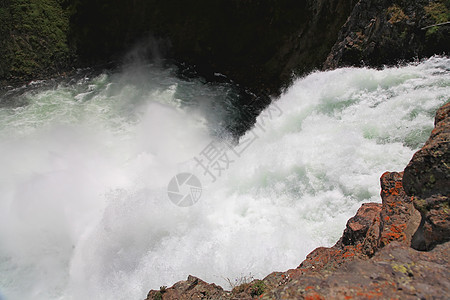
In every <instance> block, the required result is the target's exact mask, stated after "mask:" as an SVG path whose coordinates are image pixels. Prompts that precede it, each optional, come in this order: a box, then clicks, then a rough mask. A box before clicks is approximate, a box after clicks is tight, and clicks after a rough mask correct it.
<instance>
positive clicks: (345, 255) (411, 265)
mask: <svg viewBox="0 0 450 300" xmlns="http://www.w3.org/2000/svg"><path fill="white" fill-rule="evenodd" d="M449 145H450V103H447V104H446V105H444V106H443V107H441V108H440V109H439V110H438V112H437V114H436V119H435V128H434V130H433V131H432V133H431V136H430V138H429V139H428V141H427V142H426V143H425V146H424V147H423V148H422V149H421V150H419V151H418V152H417V153H416V154H415V155H414V156H413V158H412V159H411V161H410V162H409V164H408V166H407V167H406V168H405V170H404V172H400V173H398V172H386V173H384V174H383V175H382V176H381V179H380V180H381V193H380V195H381V199H382V203H381V204H377V203H367V204H363V205H362V206H361V208H360V209H359V210H358V212H357V213H356V215H355V216H354V217H353V218H351V219H350V220H349V221H348V222H347V226H346V229H345V230H344V233H343V235H342V237H341V239H340V240H339V241H338V242H337V243H336V244H335V245H334V246H333V247H331V248H324V247H321V248H317V249H315V250H314V251H313V252H311V253H310V254H309V255H308V256H307V257H306V259H305V260H304V261H303V262H302V263H301V264H300V265H299V266H298V268H296V269H293V270H288V271H286V272H275V273H272V274H270V275H268V276H267V277H266V278H264V279H263V280H255V281H252V282H250V283H245V284H243V285H240V286H237V287H235V288H234V289H233V290H232V291H230V292H229V291H224V290H223V289H222V288H221V287H219V286H217V285H214V284H208V283H206V282H204V281H202V280H200V279H198V278H196V277H193V276H189V277H188V279H187V281H181V282H178V283H176V284H174V285H173V286H172V287H170V288H165V287H163V288H161V289H160V290H159V291H155V290H152V291H150V292H149V294H148V297H147V300H156V299H254V298H262V299H331V298H332V299H387V298H390V299H417V298H420V299H445V298H446V297H447V296H448V295H449V293H450V280H449V278H450V243H449V238H450V211H449V204H450V199H449V194H450V193H449V186H450V167H449V166H450V155H449V153H450V150H449ZM418 250H428V252H426V251H418Z"/></svg>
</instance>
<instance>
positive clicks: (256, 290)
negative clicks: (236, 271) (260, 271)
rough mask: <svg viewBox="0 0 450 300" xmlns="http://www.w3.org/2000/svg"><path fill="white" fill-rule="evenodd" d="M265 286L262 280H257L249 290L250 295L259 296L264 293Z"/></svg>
mask: <svg viewBox="0 0 450 300" xmlns="http://www.w3.org/2000/svg"><path fill="white" fill-rule="evenodd" d="M266 288H267V286H266V284H265V283H264V281H262V280H257V281H256V282H255V283H254V284H252V288H251V295H252V296H253V297H254V296H261V295H262V294H263V293H264V291H265V290H266Z"/></svg>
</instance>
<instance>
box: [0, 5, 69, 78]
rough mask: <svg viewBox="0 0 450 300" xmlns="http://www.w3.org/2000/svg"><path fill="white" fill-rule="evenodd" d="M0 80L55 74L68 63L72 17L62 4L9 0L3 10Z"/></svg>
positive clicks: (1, 17) (1, 13)
mask: <svg viewBox="0 0 450 300" xmlns="http://www.w3.org/2000/svg"><path fill="white" fill-rule="evenodd" d="M0 21H1V22H0V24H2V25H1V27H0V33H1V36H2V38H1V41H0V44H1V46H2V47H1V49H0V56H1V57H2V58H4V59H2V62H0V65H1V66H0V69H2V70H3V74H1V73H0V76H1V77H9V78H16V79H21V78H30V77H35V76H38V75H39V74H42V73H47V72H54V71H55V70H57V69H58V68H60V67H61V66H63V65H65V63H66V62H67V61H68V60H69V57H70V50H69V46H68V43H67V34H68V31H69V16H68V14H67V13H66V12H65V11H64V10H63V8H62V7H61V5H60V0H41V1H32V0H10V1H8V3H7V5H5V6H4V7H3V8H2V9H1V10H0Z"/></svg>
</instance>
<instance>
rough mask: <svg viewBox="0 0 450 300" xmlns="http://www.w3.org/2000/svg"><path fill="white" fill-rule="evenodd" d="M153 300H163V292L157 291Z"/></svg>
mask: <svg viewBox="0 0 450 300" xmlns="http://www.w3.org/2000/svg"><path fill="white" fill-rule="evenodd" d="M153 300H162V294H161V292H156V293H155V295H153Z"/></svg>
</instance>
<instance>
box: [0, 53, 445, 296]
mask: <svg viewBox="0 0 450 300" xmlns="http://www.w3.org/2000/svg"><path fill="white" fill-rule="evenodd" d="M223 92H224V91H223V89H221V88H220V87H217V86H216V87H214V86H211V85H206V84H202V83H201V82H199V81H190V82H188V81H182V80H179V79H176V78H174V77H173V76H171V75H170V72H168V71H164V70H160V69H158V68H143V69H141V70H140V71H136V70H125V71H123V72H121V73H120V74H119V73H118V74H102V75H99V76H96V77H95V78H91V79H84V80H80V81H78V82H77V83H74V84H71V85H67V84H66V85H60V86H58V87H57V88H49V89H47V90H42V89H38V90H32V91H29V92H27V93H25V94H23V95H22V96H20V97H21V98H20V99H16V103H22V104H21V105H3V106H0V166H1V168H0V293H2V294H3V296H4V297H5V298H6V299H143V298H145V295H146V293H147V292H148V290H149V289H155V288H156V289H157V288H159V287H160V286H162V285H172V284H173V283H175V282H176V281H178V280H184V279H186V277H187V275H188V274H192V275H195V276H198V277H201V278H202V279H204V280H206V281H209V282H215V283H218V284H222V285H224V286H225V287H228V286H227V284H226V282H227V280H226V279H227V278H229V279H230V280H232V281H233V280H234V279H235V278H239V277H242V276H250V274H251V276H254V277H255V278H262V277H264V276H266V275H267V274H269V273H270V272H272V271H284V270H287V269H289V268H295V267H296V266H298V264H299V263H300V262H301V261H302V260H303V259H304V258H305V256H306V254H307V253H309V252H310V251H311V250H313V249H314V248H315V247H318V246H330V245H332V244H333V243H334V242H336V240H337V239H338V238H339V237H340V235H341V234H342V231H343V229H344V227H345V223H346V221H347V219H348V218H350V217H351V216H352V215H354V213H355V212H356V210H357V209H358V207H359V206H360V205H361V203H363V202H370V201H372V202H380V201H381V200H380V197H379V192H380V186H379V178H380V176H381V174H382V173H383V172H385V171H401V170H403V169H404V167H405V166H406V164H407V163H408V161H409V160H410V159H411V157H412V155H413V153H414V152H415V151H416V150H417V149H418V148H420V147H421V145H422V143H423V142H424V141H425V140H426V139H427V138H428V136H429V133H430V131H431V129H432V128H433V117H434V113H435V111H436V109H437V108H438V107H439V106H441V105H442V104H444V103H445V102H447V101H449V95H450V59H448V58H438V57H435V58H431V59H429V60H427V61H425V62H422V63H419V64H414V65H409V66H405V67H398V68H387V69H384V70H373V69H366V68H360V69H357V68H346V69H338V70H334V71H330V72H316V73H313V74H311V75H309V76H307V77H305V78H302V79H298V80H296V81H295V83H294V84H293V86H292V87H291V88H290V89H289V90H288V91H287V92H286V93H285V94H284V95H282V96H281V98H280V99H279V100H277V101H276V102H275V104H273V105H271V106H270V107H269V108H268V109H267V110H266V111H265V112H264V113H263V115H262V117H260V118H259V120H258V124H257V127H255V128H254V129H253V130H252V131H249V132H248V133H247V134H246V135H245V136H243V137H242V138H241V144H240V146H239V145H238V146H236V148H235V149H234V150H235V151H237V150H242V151H241V152H242V154H241V155H240V156H239V157H238V156H237V155H236V154H235V152H233V151H231V150H229V151H227V152H226V153H227V157H228V158H229V159H231V160H233V162H231V163H230V165H229V166H228V167H227V168H226V170H223V171H222V173H221V174H220V176H219V174H218V173H215V175H216V177H217V180H216V181H215V182H213V181H212V180H211V177H210V176H209V175H208V174H206V175H204V174H203V172H202V169H201V168H200V167H198V166H197V167H195V165H194V164H193V163H192V159H193V158H194V157H197V158H201V157H202V150H206V149H209V148H208V145H209V146H211V145H213V144H211V142H214V143H216V144H217V143H220V141H218V140H217V138H215V137H214V136H217V134H215V133H217V130H219V131H220V127H221V124H222V123H223V120H222V117H221V116H222V115H223V111H226V108H225V109H221V108H220V107H219V108H218V106H217V107H216V106H214V105H212V103H214V101H213V100H212V99H216V100H217V99H219V98H220V94H221V93H223ZM16 97H19V96H16ZM217 97H219V98H217ZM186 99H187V100H186ZM13 100H14V99H13ZM214 132H215V133H214ZM213 133H214V134H213ZM255 134H256V136H255ZM249 141H252V143H251V144H249ZM214 145H215V144H214ZM246 146H248V148H246V149H244V148H245V147H246ZM222 163H223V161H222ZM183 171H189V172H195V173H196V174H198V177H199V179H200V181H201V183H202V185H203V187H204V189H203V192H202V195H201V198H200V200H199V201H198V202H197V203H196V204H195V205H193V206H191V207H178V206H176V205H174V204H173V203H172V202H171V201H170V200H169V198H168V196H167V185H168V183H169V181H170V180H171V178H172V177H173V176H174V175H175V174H177V173H179V172H183Z"/></svg>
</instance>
